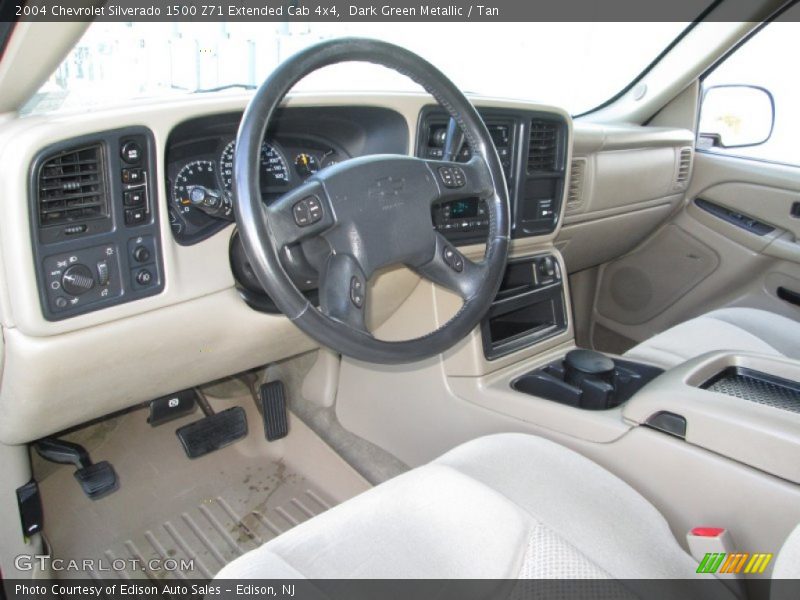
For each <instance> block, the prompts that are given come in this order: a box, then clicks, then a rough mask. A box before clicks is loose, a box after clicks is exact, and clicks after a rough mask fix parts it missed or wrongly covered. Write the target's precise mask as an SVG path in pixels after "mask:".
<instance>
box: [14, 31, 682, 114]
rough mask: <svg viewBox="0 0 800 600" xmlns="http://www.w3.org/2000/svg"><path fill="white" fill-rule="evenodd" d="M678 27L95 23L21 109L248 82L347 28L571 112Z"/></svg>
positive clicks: (369, 71)
mask: <svg viewBox="0 0 800 600" xmlns="http://www.w3.org/2000/svg"><path fill="white" fill-rule="evenodd" d="M687 25H688V24H687V23H408V24H405V23H102V22H95V23H93V24H92V25H91V26H90V27H89V28H88V29H87V31H86V33H85V34H84V36H83V38H82V39H81V40H80V42H78V44H76V46H75V47H74V48H73V49H72V51H71V52H70V54H69V55H68V56H67V57H66V58H65V59H64V61H63V62H62V63H61V65H60V66H59V67H58V69H57V70H56V71H55V73H53V75H52V76H51V77H50V79H49V80H48V81H47V82H46V83H45V84H44V85H43V86H42V88H41V89H40V90H39V92H38V93H37V94H36V95H35V96H34V97H33V98H32V99H31V101H30V102H29V103H28V105H27V106H26V107H25V109H24V110H23V112H25V113H41V112H50V111H56V110H85V109H91V108H96V107H97V106H102V105H109V104H118V103H121V102H126V101H129V100H132V99H137V98H145V97H148V98H154V97H166V96H170V95H173V96H174V95H176V94H187V93H196V92H198V91H206V90H215V89H217V88H222V87H225V86H232V85H234V86H235V85H243V86H257V85H258V84H260V83H261V81H263V80H264V78H265V77H266V76H267V75H268V74H269V73H270V72H271V71H272V70H273V69H274V68H275V66H276V65H277V64H279V63H280V62H281V61H282V60H284V59H285V58H287V57H288V56H290V55H291V54H293V53H294V52H297V51H298V50H300V49H301V48H304V47H307V46H309V45H311V44H313V43H315V42H318V41H320V40H324V39H329V38H333V37H339V36H345V35H356V36H366V37H374V38H378V39H382V40H386V41H389V42H393V43H395V44H399V45H401V46H403V47H405V48H408V49H409V50H411V51H413V52H416V53H418V54H420V55H421V56H423V57H424V58H426V59H428V60H429V61H431V62H432V63H433V64H435V65H436V66H437V67H438V68H439V69H441V70H442V71H443V72H444V73H445V74H446V75H448V76H449V77H450V78H451V79H452V80H453V81H454V82H455V83H456V84H457V85H458V86H459V87H460V88H461V89H462V90H464V91H466V92H472V93H475V94H480V95H485V96H492V97H501V98H511V99H519V100H529V101H538V102H542V103H547V104H554V105H556V106H561V107H563V108H565V109H566V110H568V111H569V112H571V113H572V114H578V113H582V112H586V111H588V110H590V109H592V108H594V107H596V106H598V105H600V104H602V103H603V102H605V101H606V100H608V99H609V98H611V97H612V96H614V95H615V94H617V93H618V92H619V91H620V90H622V89H623V88H624V87H625V86H626V85H628V84H629V83H630V82H631V81H632V80H633V79H634V78H635V77H636V76H637V75H639V73H641V71H642V70H643V69H645V68H646V67H647V65H648V64H649V63H650V62H651V61H653V60H654V59H655V58H656V57H657V56H658V55H659V53H661V52H662V51H663V50H664V49H665V48H666V47H667V46H668V44H669V43H670V42H671V41H672V40H673V39H674V38H675V37H677V36H678V35H679V34H680V32H681V31H682V30H684V29H685V28H686V26H687ZM296 89H298V90H304V91H418V90H419V88H418V87H417V86H416V85H415V84H414V83H413V82H411V81H410V80H408V79H407V78H405V77H403V76H400V75H398V74H396V73H394V72H390V71H388V70H386V69H383V68H381V67H376V66H372V65H365V64H355V63H347V64H342V65H336V66H333V67H327V68H326V69H322V70H321V71H319V72H317V73H315V74H313V75H312V76H310V77H308V78H307V79H306V80H304V81H302V82H300V84H299V85H298V87H297V88H296ZM216 93H226V90H219V91H217V92H216Z"/></svg>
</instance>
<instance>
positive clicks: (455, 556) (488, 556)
mask: <svg viewBox="0 0 800 600" xmlns="http://www.w3.org/2000/svg"><path fill="white" fill-rule="evenodd" d="M696 569H697V563H696V561H695V560H694V559H693V558H692V557H691V556H689V555H688V554H687V553H686V552H684V551H683V550H682V549H681V547H680V546H679V545H678V543H677V542H676V541H675V538H674V537H673V535H672V533H671V532H670V529H669V527H668V526H667V522H666V520H665V519H664V517H663V516H662V515H661V514H660V513H659V512H658V511H657V510H656V509H655V508H654V507H653V506H652V505H651V504H650V503H649V502H648V501H647V500H645V499H644V498H643V497H642V496H641V495H640V494H639V493H637V492H636V491H635V490H634V489H633V488H631V487H630V486H629V485H627V484H626V483H625V482H623V481H622V480H621V479H619V478H617V477H616V476H614V475H612V474H611V473H609V472H608V471H606V470H605V469H603V468H601V467H600V466H598V465H597V464H595V463H593V462H592V461H590V460H588V459H586V458H585V457H583V456H581V455H579V454H577V453H576V452H573V451H572V450H569V449H567V448H565V447H563V446H560V445H558V444H555V443H553V442H550V441H548V440H545V439H542V438H539V437H535V436H530V435H523V434H500V435H493V436H488V437H484V438H479V439H477V440H474V441H472V442H469V443H467V444H464V445H462V446H460V447H458V448H456V449H454V450H452V451H450V452H448V453H447V454H445V455H444V456H442V457H440V458H439V459H437V460H435V461H433V462H432V463H430V464H428V465H425V466H422V467H418V468H416V469H413V470H411V471H409V472H407V473H405V474H403V475H400V476H399V477H396V478H394V479H392V480H390V481H388V482H386V483H384V484H382V485H379V486H377V487H375V488H373V489H372V490H370V491H368V492H366V493H364V494H361V495H360V496H357V497H355V498H353V499H351V500H349V501H347V502H344V503H343V504H340V505H339V506H337V507H335V508H332V509H331V510H329V511H328V512H326V513H323V514H322V515H319V516H317V517H315V518H313V519H311V520H310V521H307V522H305V523H303V524H301V525H299V526H297V527H295V528H294V529H291V530H290V531H288V532H286V533H284V534H283V535H281V536H280V537H278V538H276V539H274V540H272V541H270V542H268V543H267V544H265V545H263V546H261V547H260V548H258V549H256V550H253V551H251V552H250V553H248V554H246V555H244V556H242V557H240V558H239V559H237V560H235V561H233V562H232V563H231V564H229V565H228V566H227V567H225V568H224V569H223V570H222V571H221V572H220V573H219V575H218V578H237V579H248V578H297V577H304V578H313V579H327V578H385V579H395V578H448V579H449V578H452V579H456V578H458V579H461V578H585V579H605V578H615V579H631V580H632V579H648V578H671V579H684V580H685V579H690V578H693V577H696V576H697V575H696V573H695V571H696ZM704 589H705V591H706V592H708V590H709V589H713V593H712V594H711V597H716V598H732V597H733V596H732V595H731V593H730V592H729V590H728V588H727V587H726V586H724V585H722V584H720V585H719V586H716V585H713V588H704ZM688 596H689V595H686V594H682V593H681V592H677V593H676V595H675V596H674V597H676V598H677V597H681V598H682V597H688ZM665 597H669V596H665ZM706 597H708V596H706Z"/></svg>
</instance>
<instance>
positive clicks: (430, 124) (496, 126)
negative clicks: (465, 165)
mask: <svg viewBox="0 0 800 600" xmlns="http://www.w3.org/2000/svg"><path fill="white" fill-rule="evenodd" d="M479 112H480V114H481V117H482V118H483V120H484V122H485V123H486V127H487V129H488V130H489V134H490V135H491V136H492V140H493V141H494V144H495V147H496V148H497V154H498V156H499V158H500V162H501V163H502V165H503V171H504V172H505V176H506V183H507V184H508V195H509V199H510V200H511V236H512V237H513V238H524V237H531V236H537V235H544V234H548V233H552V232H553V231H555V228H556V226H557V225H558V218H559V215H560V214H561V200H562V197H563V194H564V180H565V176H566V162H567V149H568V139H567V138H568V126H567V121H566V119H565V118H564V117H562V116H561V115H559V114H557V113H553V112H546V111H525V110H510V109H499V108H494V109H479ZM447 124H448V116H447V114H446V113H445V112H444V111H443V110H442V109H441V108H439V107H437V106H428V107H426V108H424V109H423V110H422V112H421V113H420V120H419V130H418V132H417V156H420V157H422V158H432V159H441V158H442V154H443V149H444V144H445V137H446V132H447ZM471 154H472V151H471V149H470V147H469V145H468V144H467V143H465V144H464V145H463V147H462V148H461V149H460V150H459V152H458V156H457V160H460V161H467V160H469V158H470V156H471ZM431 217H432V220H433V225H434V228H435V229H436V230H438V231H440V232H441V233H442V234H443V235H444V236H445V237H446V238H448V239H449V240H450V241H451V242H453V243H455V244H472V243H480V242H483V241H485V239H486V235H487V234H488V232H489V220H488V217H487V215H486V207H485V205H484V204H483V203H482V202H481V201H479V200H478V199H477V198H462V199H456V200H451V201H448V202H444V203H440V204H434V206H433V207H432V209H431Z"/></svg>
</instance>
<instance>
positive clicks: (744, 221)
mask: <svg viewBox="0 0 800 600" xmlns="http://www.w3.org/2000/svg"><path fill="white" fill-rule="evenodd" d="M694 203H695V204H696V205H697V207H698V208H701V209H702V210H704V211H706V212H707V213H709V214H712V215H714V216H715V217H717V218H718V219H722V220H723V221H725V222H726V223H730V224H731V225H734V226H736V227H738V228H740V229H744V230H745V231H747V232H748V233H752V234H755V235H758V236H764V235H767V234H769V233H772V232H773V231H775V228H774V227H773V226H772V225H767V224H766V223H763V222H761V221H759V220H758V219H755V218H753V217H748V216H747V215H744V214H742V213H738V212H735V211H732V210H730V209H728V208H725V207H724V206H720V205H719V204H716V203H714V202H710V201H708V200H704V199H703V198H695V200H694Z"/></svg>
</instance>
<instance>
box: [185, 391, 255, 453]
mask: <svg viewBox="0 0 800 600" xmlns="http://www.w3.org/2000/svg"><path fill="white" fill-rule="evenodd" d="M197 404H199V405H200V408H201V409H202V411H203V413H205V415H206V416H205V417H203V418H202V419H200V420H199V421H195V422H194V423H189V424H188V425H184V426H183V427H179V428H178V429H177V430H176V431H175V434H176V435H177V436H178V439H179V440H180V442H181V445H182V446H183V450H184V451H185V452H186V456H188V457H189V458H199V457H201V456H205V455H206V454H208V453H209V452H214V451H215V450H219V449H220V448H224V447H225V446H229V445H231V444H232V443H234V442H237V441H239V440H240V439H242V438H243V437H245V436H246V435H247V415H245V412H244V409H243V408H242V407H241V406H234V407H232V408H228V409H226V410H223V411H222V412H218V413H214V411H213V410H212V409H211V406H210V405H209V404H208V401H207V400H206V398H205V396H204V395H203V394H202V393H201V392H200V390H197Z"/></svg>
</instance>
